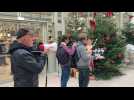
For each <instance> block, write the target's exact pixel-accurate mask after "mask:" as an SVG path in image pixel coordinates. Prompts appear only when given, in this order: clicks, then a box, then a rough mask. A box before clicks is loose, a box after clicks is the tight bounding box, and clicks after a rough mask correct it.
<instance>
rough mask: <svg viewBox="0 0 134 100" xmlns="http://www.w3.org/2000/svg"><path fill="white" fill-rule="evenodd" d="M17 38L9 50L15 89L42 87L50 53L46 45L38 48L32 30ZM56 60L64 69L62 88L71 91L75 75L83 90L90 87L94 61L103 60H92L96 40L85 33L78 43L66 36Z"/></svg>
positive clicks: (61, 42) (24, 30)
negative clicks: (40, 75)
mask: <svg viewBox="0 0 134 100" xmlns="http://www.w3.org/2000/svg"><path fill="white" fill-rule="evenodd" d="M16 35H17V38H16V40H15V41H14V42H13V43H12V45H11V47H10V49H9V53H10V54H11V71H12V74H13V79H14V87H38V84H39V82H38V75H39V73H41V72H42V70H43V69H44V66H45V64H46V60H47V53H48V51H49V49H45V47H44V44H43V43H39V45H38V46H35V45H34V41H35V40H36V39H37V37H35V35H34V32H32V31H31V30H29V29H25V28H21V29H19V30H18V32H17V33H16ZM49 38H51V37H49ZM56 58H57V60H58V63H59V64H60V66H61V69H62V74H61V87H67V83H68V80H69V78H70V73H71V72H74V73H75V72H79V78H78V80H79V87H88V84H89V75H90V73H91V72H92V71H93V68H94V64H93V60H94V59H101V58H99V57H94V56H92V40H91V38H90V37H88V36H87V35H86V34H85V33H80V34H79V36H78V40H75V39H73V37H72V36H71V35H64V36H62V38H61V39H60V41H59V43H58V46H57V50H56Z"/></svg>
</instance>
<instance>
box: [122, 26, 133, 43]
mask: <svg viewBox="0 0 134 100" xmlns="http://www.w3.org/2000/svg"><path fill="white" fill-rule="evenodd" d="M122 33H123V34H124V35H125V37H126V42H127V44H133V45H134V24H130V23H128V24H127V25H126V27H125V29H124V30H123V31H122Z"/></svg>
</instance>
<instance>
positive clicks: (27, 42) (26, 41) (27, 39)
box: [22, 34, 35, 47]
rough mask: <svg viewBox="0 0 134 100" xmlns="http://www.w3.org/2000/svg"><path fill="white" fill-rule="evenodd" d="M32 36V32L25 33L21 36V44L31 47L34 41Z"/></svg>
mask: <svg viewBox="0 0 134 100" xmlns="http://www.w3.org/2000/svg"><path fill="white" fill-rule="evenodd" d="M34 39H35V38H34V36H33V35H32V34H27V35H25V36H24V37H23V39H22V40H23V44H24V45H26V46H27V47H32V46H33V42H34Z"/></svg>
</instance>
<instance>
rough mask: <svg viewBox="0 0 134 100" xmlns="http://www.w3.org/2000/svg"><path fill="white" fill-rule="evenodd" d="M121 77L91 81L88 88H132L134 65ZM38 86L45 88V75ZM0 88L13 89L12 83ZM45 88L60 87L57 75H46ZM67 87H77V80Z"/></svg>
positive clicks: (42, 75) (70, 82)
mask: <svg viewBox="0 0 134 100" xmlns="http://www.w3.org/2000/svg"><path fill="white" fill-rule="evenodd" d="M124 74H125V75H123V76H119V77H115V78H113V79H112V80H107V81H104V80H99V81H95V80H91V81H90V84H89V87H134V65H131V66H129V68H128V69H125V70H124ZM39 83H40V84H39V86H40V87H45V73H44V72H43V73H41V75H40V77H39ZM0 87H13V82H7V83H4V84H0ZM47 87H60V77H59V76H58V73H49V74H48V86H47ZM68 87H78V80H77V79H76V78H71V79H70V80H69V82H68Z"/></svg>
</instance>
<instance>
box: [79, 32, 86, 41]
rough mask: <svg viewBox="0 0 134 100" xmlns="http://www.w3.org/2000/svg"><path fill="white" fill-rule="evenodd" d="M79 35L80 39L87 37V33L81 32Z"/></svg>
mask: <svg viewBox="0 0 134 100" xmlns="http://www.w3.org/2000/svg"><path fill="white" fill-rule="evenodd" d="M78 37H79V40H85V39H86V38H87V34H86V33H80V34H79V36H78Z"/></svg>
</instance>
